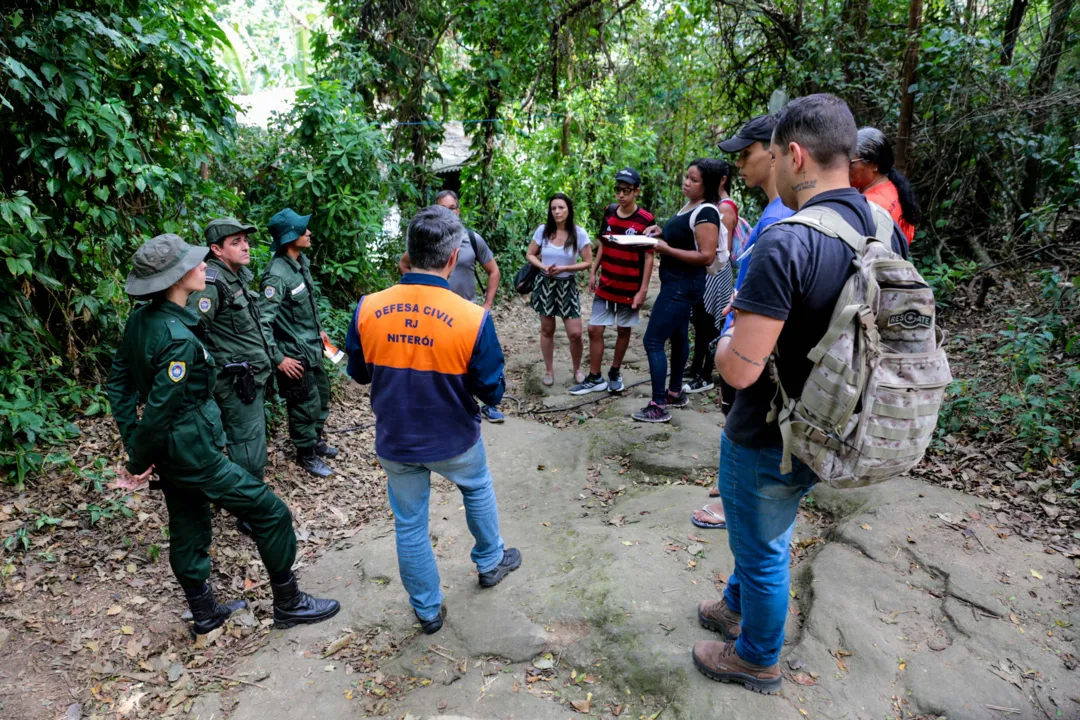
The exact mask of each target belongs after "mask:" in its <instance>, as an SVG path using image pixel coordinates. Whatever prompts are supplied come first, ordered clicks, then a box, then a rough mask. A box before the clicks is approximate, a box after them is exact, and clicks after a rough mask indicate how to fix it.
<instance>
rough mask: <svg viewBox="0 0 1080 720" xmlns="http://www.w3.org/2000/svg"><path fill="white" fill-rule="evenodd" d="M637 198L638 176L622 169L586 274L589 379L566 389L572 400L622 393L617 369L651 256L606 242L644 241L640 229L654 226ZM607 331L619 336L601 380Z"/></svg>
mask: <svg viewBox="0 0 1080 720" xmlns="http://www.w3.org/2000/svg"><path fill="white" fill-rule="evenodd" d="M640 192H641V175H639V174H638V171H637V170H635V169H633V168H623V169H622V170H620V171H619V172H617V173H616V174H615V202H614V203H612V204H611V205H609V206H608V207H607V209H606V210H605V211H604V220H603V222H602V223H601V224H600V234H599V240H600V248H599V249H598V250H597V251H596V259H595V260H593V265H592V268H591V269H590V271H589V288H590V289H591V290H592V291H593V292H594V293H595V297H594V298H593V305H592V313H591V314H590V316H589V375H588V377H586V378H585V380H584V382H580V383H578V384H577V385H575V386H573V387H572V388H570V394H571V395H585V394H587V393H591V392H600V391H603V390H607V391H608V392H613V393H617V392H622V390H623V387H624V385H623V379H622V373H621V372H620V368H621V367H622V361H623V356H624V355H625V354H626V348H627V346H628V345H630V331H631V328H633V327H634V326H635V325H637V324H638V322H639V317H638V315H639V310H640V308H641V305H642V304H643V303H644V302H645V294H646V293H647V292H648V290H649V278H650V277H652V268H653V257H654V252H653V249H652V247H633V246H626V245H619V244H617V243H614V242H612V241H611V240H608V239H607V237H606V236H608V235H644V234H645V228H647V227H649V226H650V225H652V224H654V223H655V222H656V220H655V218H654V217H653V214H652V213H651V212H649V211H648V210H646V209H645V208H643V207H640V206H639V205H638V204H637V197H638V194H639V193H640ZM597 268H599V271H600V272H599V274H597ZM609 325H614V326H615V328H616V332H617V333H618V334H617V336H616V339H615V355H614V357H613V358H612V360H611V369H610V370H609V371H608V376H607V379H606V380H605V379H604V376H603V375H601V374H600V366H601V365H602V364H603V362H604V328H606V327H607V326H609Z"/></svg>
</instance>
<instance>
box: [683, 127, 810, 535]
mask: <svg viewBox="0 0 1080 720" xmlns="http://www.w3.org/2000/svg"><path fill="white" fill-rule="evenodd" d="M775 127H776V116H774V115H759V116H758V117H756V118H754V119H753V120H751V121H750V122H748V123H746V124H745V125H743V126H742V128H740V129H739V132H737V133H736V134H735V137H732V138H729V139H727V140H725V141H724V142H722V143H720V149H721V150H723V151H724V152H728V153H738V154H739V157H738V159H737V160H736V161H735V167H737V168H739V177H741V178H742V180H743V182H744V183H746V187H748V188H761V189H762V190H764V191H765V195H766V196H768V198H769V204H768V205H766V206H765V212H763V213H762V214H761V217H760V218H759V219H758V221H757V224H756V225H754V227H753V229H751V231H750V237H749V238H747V241H746V247H745V248H744V249H743V251H742V255H740V256H739V257H738V258H732V260H735V261H737V262H738V264H739V275H738V277H736V278H735V293H734V294H733V295H732V296H731V299H732V302H734V300H735V296H736V295H737V294H738V292H739V290H741V289H742V286H743V283H745V282H746V276H747V275H749V274H750V273H749V270H750V261H751V259H752V258H753V250H754V243H756V242H757V239H758V238H759V237H760V236H761V233H763V232H765V228H767V227H769V226H770V225H772V224H773V223H774V222H776V221H777V220H783V219H784V218H788V217H791V216H792V215H794V214H795V211H794V210H792V209H791V208H789V207H788V206H787V205H784V201H783V200H781V199H780V194H779V192H778V191H777V189H776V178H775V176H774V175H773V171H772V165H773V161H772V153H771V152H769V143H770V142H772V132H773V128H775ZM730 309H731V308H730V306H729V307H728V309H727V313H728V314H727V319H726V320H725V321H724V329H723V332H725V333H726V332H730V330H731V323H732V321H733V320H734V318H735V316H734V314H732V313H731V312H730ZM734 402H735V388H733V387H731V386H730V385H728V384H727V383H726V382H724V379H723V378H720V409H721V410H722V411H723V412H724V415H725V416H727V415H728V414H729V413H730V412H731V405H732V403H734ZM719 495H720V492H719V488H712V489H711V490H710V492H709V496H710V497H719ZM690 521H691V522H692V523H693V524H694V525H696V526H697V527H699V528H704V529H707V530H709V529H721V528H726V527H727V520H726V519H725V517H724V506H723V505H722V504H721V503H719V502H713V503H709V504H708V505H705V506H704V507H703V508H701V509H699V510H695V511H694V513H693V515H691V517H690Z"/></svg>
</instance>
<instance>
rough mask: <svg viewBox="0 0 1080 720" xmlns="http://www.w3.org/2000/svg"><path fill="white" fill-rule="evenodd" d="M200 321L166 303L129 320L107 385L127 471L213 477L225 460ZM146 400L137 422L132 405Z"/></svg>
mask: <svg viewBox="0 0 1080 720" xmlns="http://www.w3.org/2000/svg"><path fill="white" fill-rule="evenodd" d="M198 322H199V319H198V318H197V317H196V316H195V314H194V313H193V312H191V311H190V310H188V309H186V308H182V307H180V306H179V305H177V304H176V303H173V302H169V301H168V300H158V301H155V302H152V303H149V304H147V305H143V306H141V307H139V308H137V309H136V310H135V311H134V312H133V313H131V317H129V318H128V321H127V326H126V327H125V328H124V338H123V340H122V341H121V342H120V346H119V347H118V348H117V349H116V355H115V357H114V358H113V366H112V372H111V373H110V374H109V381H108V384H107V386H106V389H107V391H108V395H109V403H110V404H111V405H112V413H113V417H115V418H116V424H117V425H118V426H119V428H120V437H121V438H122V439H123V442H124V448H125V449H126V450H127V453H128V458H129V459H128V464H127V469H128V471H129V472H131V473H133V474H139V473H141V472H143V471H144V470H146V469H147V468H148V467H150V465H151V464H153V465H155V466H156V467H157V472H158V474H159V475H161V476H162V477H163V478H166V479H167V478H169V477H170V476H174V477H181V478H191V479H196V478H199V477H209V476H212V475H213V474H214V473H215V472H216V471H217V470H218V468H219V466H220V465H221V464H223V463H224V462H226V461H225V456H224V455H223V454H222V448H224V447H225V431H224V430H223V429H222V426H221V411H220V410H219V409H218V406H217V403H215V402H214V400H213V396H212V391H213V387H214V383H215V382H216V379H217V371H216V368H215V367H214V360H213V358H212V357H211V356H210V354H209V353H208V352H207V351H206V348H205V347H203V344H202V342H201V341H200V340H199V339H198V338H197V337H196V336H195V333H194V332H193V330H194V328H195V326H196V325H197V324H198ZM140 401H141V402H144V403H146V405H145V407H144V408H143V413H142V419H139V417H138V414H137V408H138V404H139V402H140Z"/></svg>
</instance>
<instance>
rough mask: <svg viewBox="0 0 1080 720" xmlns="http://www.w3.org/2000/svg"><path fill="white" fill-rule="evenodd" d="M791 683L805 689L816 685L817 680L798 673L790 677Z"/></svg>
mask: <svg viewBox="0 0 1080 720" xmlns="http://www.w3.org/2000/svg"><path fill="white" fill-rule="evenodd" d="M791 682H793V683H795V684H797V685H805V686H806V687H813V686H815V685H817V680H815V679H814V678H812V677H810V676H809V675H807V674H806V673H804V672H798V673H795V674H794V675H792V676H791Z"/></svg>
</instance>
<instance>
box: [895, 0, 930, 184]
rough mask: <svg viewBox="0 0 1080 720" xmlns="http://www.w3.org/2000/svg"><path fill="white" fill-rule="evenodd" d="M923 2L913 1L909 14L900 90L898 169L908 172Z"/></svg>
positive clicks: (897, 137)
mask: <svg viewBox="0 0 1080 720" xmlns="http://www.w3.org/2000/svg"><path fill="white" fill-rule="evenodd" d="M922 14H923V0H911V7H910V10H909V12H908V46H907V51H906V52H905V53H904V80H903V83H904V84H903V86H902V87H901V88H900V91H901V95H900V127H899V129H898V130H897V133H896V163H895V164H896V167H897V168H898V169H899V170H900V172H905V171H906V170H907V163H908V158H909V156H910V154H911V120H912V117H914V115H915V91H914V90H913V89H912V85H914V84H915V82H916V81H917V80H918V74H917V70H918V68H919V45H920V43H921V42H922V40H921V32H920V31H921V29H922Z"/></svg>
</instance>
